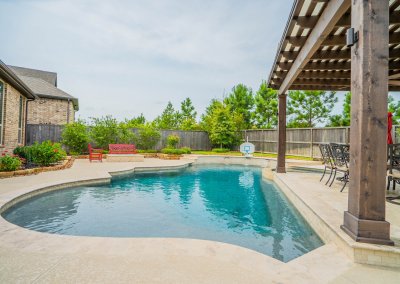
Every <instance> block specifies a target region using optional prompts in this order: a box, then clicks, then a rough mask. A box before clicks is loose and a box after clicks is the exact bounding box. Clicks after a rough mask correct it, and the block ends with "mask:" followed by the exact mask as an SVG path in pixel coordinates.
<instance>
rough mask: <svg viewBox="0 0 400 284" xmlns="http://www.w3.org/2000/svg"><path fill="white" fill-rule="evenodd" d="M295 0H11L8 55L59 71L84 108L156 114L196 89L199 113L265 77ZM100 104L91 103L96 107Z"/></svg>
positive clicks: (5, 21)
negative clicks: (234, 90) (242, 85)
mask: <svg viewBox="0 0 400 284" xmlns="http://www.w3.org/2000/svg"><path fill="white" fill-rule="evenodd" d="M291 5H292V0H282V1H273V0H270V1H265V0H251V1H239V0H214V1H211V0H203V1H195V0H188V1H178V0H170V1H159V0H148V1H128V0H125V1H124V0H117V1H80V0H73V1H57V0H52V1H50V0H43V1H41V0H35V1H10V2H0V10H4V11H7V13H5V14H4V15H3V16H2V17H1V18H0V24H1V26H3V27H7V28H6V29H4V31H3V37H4V38H7V42H8V44H7V45H1V46H0V54H2V56H4V57H3V58H2V60H3V61H5V62H6V63H8V64H13V65H20V66H25V67H31V68H38V69H45V70H51V71H56V72H58V74H59V86H60V87H61V88H62V89H64V90H65V91H67V92H69V93H71V94H72V95H74V96H76V97H78V98H79V99H80V105H81V111H80V115H81V116H82V117H89V116H96V115H102V114H105V113H109V114H113V115H115V116H116V117H118V118H121V119H122V118H123V117H124V116H133V115H137V114H138V113H140V112H143V113H144V114H145V116H146V117H148V118H154V117H155V116H156V115H158V114H159V113H160V112H161V111H162V109H163V108H164V107H165V105H163V104H160V102H167V101H169V100H170V101H172V102H173V103H174V105H175V106H176V107H178V106H179V102H180V101H182V100H183V99H184V98H185V97H191V98H192V100H193V102H194V104H195V106H196V107H197V109H198V111H199V112H202V111H203V110H204V108H205V107H206V105H207V104H208V102H209V101H210V100H211V99H212V98H215V97H221V96H222V93H223V92H224V90H225V91H226V92H228V91H229V90H230V89H231V88H232V87H233V86H234V85H235V84H237V83H245V84H247V85H249V86H251V87H252V88H253V89H256V88H258V85H259V83H260V82H261V80H262V79H264V78H267V76H268V74H269V71H270V66H271V64H272V61H273V59H274V56H275V52H276V47H277V44H278V42H279V40H280V37H281V33H282V31H283V28H284V25H285V23H286V20H287V16H288V14H289V11H290V8H291ZM93 108H94V109H93Z"/></svg>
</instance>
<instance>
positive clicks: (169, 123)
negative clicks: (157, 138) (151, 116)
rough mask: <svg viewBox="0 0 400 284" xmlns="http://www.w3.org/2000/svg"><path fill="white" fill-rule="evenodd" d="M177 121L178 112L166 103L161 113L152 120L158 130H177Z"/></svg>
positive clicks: (169, 103) (178, 117) (170, 104)
mask: <svg viewBox="0 0 400 284" xmlns="http://www.w3.org/2000/svg"><path fill="white" fill-rule="evenodd" d="M179 120H180V114H179V112H177V111H175V109H174V106H173V105H172V103H171V102H168V104H167V106H166V108H165V109H164V111H163V113H162V114H161V115H160V116H158V117H157V118H156V119H155V120H154V124H155V125H156V127H157V128H158V129H177V128H178V126H179Z"/></svg>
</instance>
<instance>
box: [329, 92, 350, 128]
mask: <svg viewBox="0 0 400 284" xmlns="http://www.w3.org/2000/svg"><path fill="white" fill-rule="evenodd" d="M350 107H351V93H350V92H348V93H346V95H345V97H344V102H343V111H342V114H336V115H332V116H331V117H330V118H329V123H328V125H327V126H329V127H335V126H350V116H351V114H350Z"/></svg>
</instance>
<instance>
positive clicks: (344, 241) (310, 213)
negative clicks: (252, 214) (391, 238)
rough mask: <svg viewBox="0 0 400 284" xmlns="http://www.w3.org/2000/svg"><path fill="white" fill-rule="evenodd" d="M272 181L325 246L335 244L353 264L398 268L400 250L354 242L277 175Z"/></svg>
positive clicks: (399, 264) (274, 175)
mask: <svg viewBox="0 0 400 284" xmlns="http://www.w3.org/2000/svg"><path fill="white" fill-rule="evenodd" d="M273 181H274V182H275V183H276V184H277V185H278V187H279V188H280V189H281V191H282V192H283V193H284V194H285V195H286V197H287V198H288V199H289V200H290V202H291V203H292V204H293V206H294V207H295V208H296V209H297V210H298V211H299V212H300V214H301V215H303V217H304V219H305V220H306V221H307V222H308V223H309V224H310V226H311V227H312V228H313V229H314V231H315V232H316V233H317V234H318V235H319V236H320V237H321V239H322V240H323V241H324V243H325V244H326V243H329V242H332V243H334V244H336V245H337V246H338V247H339V248H341V250H342V251H343V252H344V253H345V254H346V255H347V256H348V257H349V258H350V259H351V260H352V261H353V262H355V263H360V264H370V265H380V266H387V267H400V250H399V249H398V248H394V247H388V246H384V245H375V244H367V243H359V242H356V241H354V240H353V239H351V238H350V237H349V236H347V235H346V234H345V233H344V232H342V231H341V229H340V228H335V227H333V226H332V225H331V224H329V223H327V222H326V221H325V220H324V219H323V218H322V217H321V216H319V215H318V214H317V213H316V212H315V211H314V210H313V209H312V208H311V207H310V205H308V204H307V203H306V202H305V201H304V200H303V199H302V198H301V197H300V196H299V195H297V194H296V192H295V191H293V190H292V189H291V188H290V186H289V185H287V184H286V183H285V182H284V180H282V179H281V178H280V177H279V174H276V173H274V174H273ZM339 230H340V231H339Z"/></svg>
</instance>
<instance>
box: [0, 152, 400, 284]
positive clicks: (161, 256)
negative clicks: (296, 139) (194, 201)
mask: <svg viewBox="0 0 400 284" xmlns="http://www.w3.org/2000/svg"><path fill="white" fill-rule="evenodd" d="M188 162H191V161H187V160H181V161H162V160H158V159H146V160H145V162H142V163H102V164H101V163H92V164H89V163H88V162H87V161H84V160H77V161H76V162H75V163H74V165H73V167H72V168H71V169H67V170H63V171H57V172H46V173H41V174H38V175H34V176H27V177H16V178H12V179H3V180H0V206H2V205H3V204H5V203H6V202H8V201H9V200H11V199H13V198H15V197H17V196H19V195H21V194H26V193H29V192H31V191H33V190H35V189H39V188H43V187H49V186H54V185H56V184H60V183H65V182H68V183H70V182H74V181H84V180H88V179H90V180H101V181H104V180H107V179H109V178H110V175H109V172H124V171H125V172H126V171H132V170H134V169H135V168H137V167H141V168H143V167H147V168H157V167H171V166H172V167H180V166H184V165H186V164H187V163H188ZM292 175H293V177H295V178H300V179H301V176H300V173H289V174H288V175H287V177H290V176H292ZM295 175H296V176H295ZM305 175H306V177H307V179H308V180H309V181H313V179H315V177H316V175H315V174H312V173H308V174H305ZM312 175H314V177H313V176H312ZM319 190H321V194H323V193H325V192H323V193H322V190H324V191H326V192H329V190H328V189H325V188H323V187H320V188H319ZM331 192H334V190H331ZM335 194H340V193H335ZM342 196H344V194H342ZM335 202H336V201H335ZM337 202H338V203H341V202H342V201H340V200H338V201H337ZM338 206H342V205H338ZM399 277H400V272H399V271H398V269H397V270H394V269H388V268H382V267H376V266H368V265H359V264H354V263H353V262H352V261H351V260H350V259H349V258H348V257H347V256H346V254H345V253H344V252H343V251H342V250H341V249H339V248H338V246H337V245H335V244H334V243H328V244H326V245H324V246H322V247H320V248H318V249H316V250H314V251H312V252H310V253H308V254H306V255H304V256H302V257H299V258H297V259H295V260H293V261H291V262H289V263H286V264H285V263H282V262H280V261H278V260H275V259H273V258H271V257H268V256H266V255H263V254H260V253H257V252H255V251H252V250H249V249H246V248H242V247H238V246H234V245H230V244H224V243H219V242H212V241H203V240H191V239H173V238H170V239H165V238H101V237H75V236H62V235H53V234H46V233H39V232H35V231H30V230H27V229H23V228H21V227H18V226H16V225H13V224H10V223H8V222H7V221H5V220H4V219H3V218H0V283H15V282H20V283H61V282H62V283H110V282H112V283H128V282H129V283H328V282H335V283H363V284H365V283H398V279H400V278H399Z"/></svg>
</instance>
